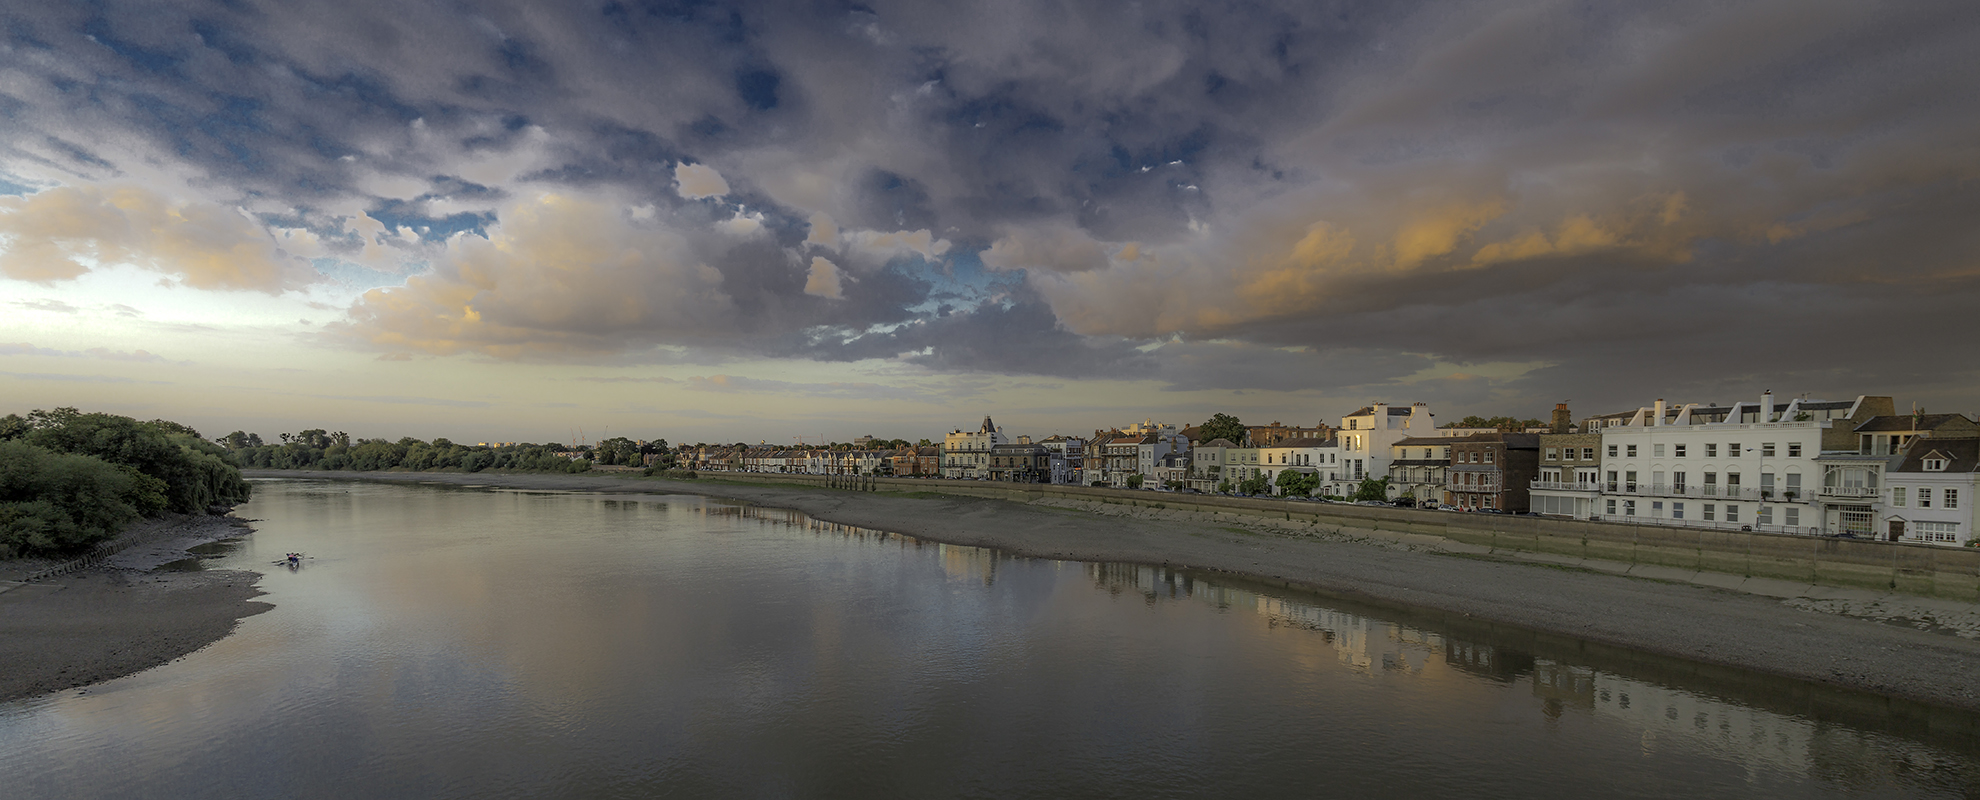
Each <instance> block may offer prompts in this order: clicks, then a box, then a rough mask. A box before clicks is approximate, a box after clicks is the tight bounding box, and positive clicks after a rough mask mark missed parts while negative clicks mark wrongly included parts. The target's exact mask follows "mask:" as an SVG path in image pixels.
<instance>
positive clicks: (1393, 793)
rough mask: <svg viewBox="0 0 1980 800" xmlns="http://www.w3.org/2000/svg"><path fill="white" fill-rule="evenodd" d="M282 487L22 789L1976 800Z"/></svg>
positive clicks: (921, 601) (700, 503)
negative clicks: (252, 611)
mask: <svg viewBox="0 0 1980 800" xmlns="http://www.w3.org/2000/svg"><path fill="white" fill-rule="evenodd" d="M256 490H257V493H256V497H255V500H254V501H253V502H252V503H250V504H249V505H248V506H246V507H244V508H243V509H242V510H241V513H242V514H243V515H244V516H250V517H257V518H261V520H262V521H261V522H258V523H256V528H257V529H258V532H257V533H255V534H254V535H252V536H251V537H248V538H246V539H244V540H243V541H242V542H241V543H240V544H239V545H238V546H237V547H236V548H234V549H233V550H232V552H231V553H229V554H227V555H225V556H224V557H222V558H220V559H218V560H214V561H210V562H208V564H209V565H210V566H213V567H222V568H226V567H234V568H247V569H256V570H261V571H264V572H266V575H265V576H264V577H263V578H262V579H261V583H260V585H261V586H262V588H263V589H264V590H266V591H267V592H268V596H267V597H266V598H264V599H265V600H268V601H270V602H272V603H274V604H275V609H274V610H273V611H270V612H268V613H266V614H262V615H259V616H255V617H251V618H249V619H247V620H245V621H243V622H242V623H241V626H240V628H239V630H238V631H237V632H236V633H235V634H234V635H233V636H230V637H228V638H227V639H224V640H222V641H221V642H219V643H217V644H215V645H213V646H212V647H209V648H207V649H205V650H203V651H200V652H199V653H196V654H194V655H192V656H190V657H187V658H186V659H184V660H182V661H179V662H175V663H173V664H170V665H167V666H164V667H160V668H158V669H154V670H151V671H149V672H145V673H143V674H140V675H135V676H131V677H129V678H124V679H121V680H117V681H112V682H109V683H107V684H103V685H101V686H97V687H92V688H91V689H90V690H89V691H88V692H86V693H77V692H67V693H63V694H60V695H54V696H50V697H45V698H41V699H37V700H30V701H24V702H17V703H12V704H5V705H0V794H4V795H5V796H8V797H34V798H39V797H90V798H98V797H173V798H180V797H283V798H288V797H422V798H423V797H545V796H549V797H647V796H655V795H668V796H681V797H807V796H840V797H874V796H911V797H945V796H979V797H1012V796H1032V797H1076V796H1093V797H1148V796H1178V797H1182V796H1186V797H1202V796H1259V795H1263V796H1367V797H1428V796H1440V797H1627V796H1642V797H1670V796H1708V797H1732V796H1739V797H1756V796H1758V797H1822V796H1866V795H1867V796H1918V797H1962V796H1974V795H1975V794H1980V777H1977V776H1980V768H1977V767H1976V764H1980V755H1976V748H1975V745H1974V744H1973V740H1972V738H1971V736H1970V731H1971V727H1970V726H1971V724H1972V720H1971V719H1970V718H1969V717H1967V716H1964V715H1959V714H1932V713H1926V714H1922V715H1921V714H1920V713H1917V712H1916V710H1914V711H1913V712H1902V713H1892V712H1890V711H1888V710H1880V709H1879V708H1878V707H1876V706H1877V704H1875V703H1869V704H1865V703H1861V702H1857V701H1850V700H1847V699H1845V700H1839V701H1833V702H1824V701H1822V699H1821V698H1820V697H1816V696H1812V695H1810V694H1809V690H1807V689H1805V688H1803V687H1792V686H1784V687H1779V688H1778V690H1775V689H1770V688H1769V687H1767V686H1765V685H1759V686H1755V685H1749V684H1742V685H1740V686H1738V687H1735V688H1732V689H1727V688H1725V686H1726V685H1727V684H1724V683H1723V682H1722V683H1721V684H1719V685H1716V686H1715V685H1706V684H1701V683H1698V682H1697V680H1696V679H1691V680H1690V682H1686V681H1685V680H1683V679H1677V678H1673V677H1671V676H1682V675H1684V674H1685V673H1686V672H1687V669H1686V668H1685V667H1684V666H1683V665H1661V666H1660V665H1659V663H1658V662H1656V661H1655V660H1652V659H1632V658H1621V659H1620V660H1618V658H1617V656H1616V654H1615V653H1613V652H1607V654H1606V655H1603V656H1599V657H1598V656H1594V655H1590V656H1588V657H1586V658H1582V657H1579V656H1574V655H1572V653H1574V652H1575V648H1573V647H1566V648H1563V647H1562V646H1561V644H1560V643H1559V642H1558V641H1553V642H1552V643H1551V644H1548V643H1539V640H1534V639H1531V638H1528V639H1524V640H1522V639H1520V638H1519V637H1518V636H1517V635H1515V634H1513V633H1509V632H1500V633H1498V634H1494V633H1492V632H1491V631H1490V630H1489V629H1477V628H1474V629H1468V630H1460V629H1457V628H1452V627H1449V626H1445V627H1443V628H1442V629H1440V628H1439V627H1438V626H1437V625H1434V624H1423V623H1421V622H1418V623H1415V624H1411V623H1407V622H1393V621H1387V620H1385V619H1382V618H1377V616H1382V614H1381V613H1379V612H1378V614H1377V616H1369V615H1367V614H1366V613H1359V612H1357V611H1355V610H1354V609H1353V608H1352V607H1349V606H1344V605H1342V604H1341V603H1339V602H1336V601H1329V600H1325V599H1321V598H1317V597H1313V596H1309V595H1302V594H1299V593H1295V592H1288V591H1279V590H1274V589H1270V588H1266V587H1260V586H1253V585H1246V584H1243V583H1239V582H1233V581H1229V580H1224V579H1221V578H1216V577H1211V578H1206V577H1205V576H1202V575H1196V574H1186V573H1180V572H1175V571H1170V570H1164V569H1159V568H1149V567H1136V566H1125V565H1113V564H1084V563H1078V562H1065V561H1046V560H1034V559H1020V558H1013V557H1010V556H1007V555H1004V554H1001V553H998V552H996V551H991V550H984V549H979V548H970V547H951V546H944V545H939V544H934V543H930V542H924V541H920V540H916V539H912V538H908V537H903V536H895V535H890V534H884V533H877V532H873V531H867V530H862V529H857V528H848V527H844V526H835V525H828V524H823V523H817V522H815V521H812V520H809V519H808V518H806V517H804V516H803V515H800V514H796V513H794V512H784V511H774V510H763V509H756V508H743V507H738V506H733V505H727V504H722V503H717V502H714V501H708V500H703V499H699V498H694V497H681V496H643V497H626V496H598V495H582V494H542V493H523V492H510V491H491V490H483V489H473V488H465V489H464V488H459V487H437V486H435V487H429V486H406V485H393V484H367V483H347V482H309V481H280V482H262V483H258V484H257V486H256ZM291 550H298V551H302V552H306V553H308V554H309V555H310V556H311V558H310V559H309V560H308V561H307V562H305V563H304V565H303V566H302V568H301V569H299V570H296V571H290V570H289V569H287V568H286V567H276V566H273V565H271V564H270V562H272V561H275V560H276V559H278V558H280V557H281V555H282V554H283V553H285V552H288V551H291ZM1387 616H1389V617H1390V618H1403V617H1407V616H1409V615H1408V614H1406V613H1403V612H1393V613H1389V614H1388V615H1387ZM1522 648H1524V649H1522ZM1563 652H1565V653H1568V654H1569V655H1565V656H1564V655H1562V654H1561V653H1563ZM1618 663H1619V664H1624V665H1625V666H1624V667H1623V668H1617V667H1615V666H1614V664H1618ZM1851 702H1856V706H1857V707H1855V708H1854V709H1853V710H1850V711H1848V713H1842V714H1832V713H1826V712H1823V711H1821V709H1825V708H1828V709H1833V708H1847V707H1850V704H1851Z"/></svg>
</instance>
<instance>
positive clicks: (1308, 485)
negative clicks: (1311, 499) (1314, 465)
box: [1277, 469, 1320, 497]
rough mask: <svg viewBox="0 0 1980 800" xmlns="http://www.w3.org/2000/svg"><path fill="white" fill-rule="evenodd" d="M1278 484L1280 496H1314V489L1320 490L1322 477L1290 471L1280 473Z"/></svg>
mask: <svg viewBox="0 0 1980 800" xmlns="http://www.w3.org/2000/svg"><path fill="white" fill-rule="evenodd" d="M1277 483H1278V486H1279V494H1282V495H1286V496H1287V497H1307V496H1310V495H1312V494H1313V490H1314V489H1318V488H1320V476H1319V475H1316V474H1313V473H1309V472H1299V471H1297V470H1290V469H1289V470H1285V471H1283V472H1280V473H1279V479H1278V482H1277Z"/></svg>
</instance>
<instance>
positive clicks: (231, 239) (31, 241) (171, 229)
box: [0, 186, 305, 292]
mask: <svg viewBox="0 0 1980 800" xmlns="http://www.w3.org/2000/svg"><path fill="white" fill-rule="evenodd" d="M0 240H4V241H5V242H6V249H5V250H4V251H0V275H5V276H6V277H9V278H14V279H16V280H23V281H30V282H34V283H43V284H52V283H57V282H60V281H67V280H74V279H75V278H76V277H78V276H80V275H82V274H83V273H85V272H88V271H90V270H91V269H95V268H97V267H101V266H112V265H117V264H132V265H135V266H139V267H144V268H146V269H152V270H156V271H158V272H163V273H166V274H167V275H170V276H172V277H173V278H175V279H177V280H178V281H179V282H181V283H184V284H185V285H187V286H191V287H194V288H198V289H251V290H257V291H264V292H279V291H281V290H283V289H285V288H288V287H290V286H293V285H296V284H298V283H300V282H302V281H303V280H305V278H304V277H303V275H302V273H301V271H300V268H299V265H297V264H295V263H294V262H292V261H291V260H290V259H288V258H286V257H285V256H284V255H283V254H282V253H281V252H280V251H279V250H278V249H277V248H276V246H275V242H274V240H273V239H272V238H270V236H269V234H268V232H267V231H266V230H264V229H263V228H262V227H261V226H260V225H258V224H256V223H255V222H254V220H252V219H250V218H249V217H248V216H247V215H246V214H243V213H241V212H240V211H239V210H237V209H230V208H223V207H219V206H215V205H212V204H207V203H197V202H190V203H189V202H174V201H172V200H169V199H167V198H165V197H162V196H160V195H158V194H157V193H155V192H152V191H150V190H148V189H145V188H143V187H137V186H83V187H60V188H55V189H49V190H47V191H44V192H40V193H37V194H33V195H30V196H27V197H0Z"/></svg>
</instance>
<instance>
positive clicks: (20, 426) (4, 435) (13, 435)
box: [0, 414, 31, 442]
mask: <svg viewBox="0 0 1980 800" xmlns="http://www.w3.org/2000/svg"><path fill="white" fill-rule="evenodd" d="M30 429H31V428H30V427H29V425H28V421H27V418H26V417H23V416H21V415H19V414H8V415H7V416H4V417H0V442H5V441H9V440H13V439H19V438H21V437H23V436H26V435H27V432H28V431H29V430H30Z"/></svg>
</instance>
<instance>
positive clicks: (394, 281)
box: [309, 258, 426, 290]
mask: <svg viewBox="0 0 1980 800" xmlns="http://www.w3.org/2000/svg"><path fill="white" fill-rule="evenodd" d="M309 263H310V266H312V267H315V268H316V272H317V274H319V275H322V276H323V277H325V278H329V279H330V280H332V281H336V282H337V283H339V284H342V285H344V286H348V287H350V288H352V289H360V290H362V289H377V288H379V287H383V286H404V285H406V275H400V274H395V273H391V272H382V271H379V270H375V269H372V268H370V267H367V266H364V265H361V264H353V263H351V262H349V261H345V260H343V259H341V258H316V259H311V260H310V262H309ZM407 266H409V267H415V268H414V269H412V270H411V271H410V272H408V273H407V275H416V274H419V273H421V272H424V271H425V266H426V265H425V264H417V265H414V264H408V265H407Z"/></svg>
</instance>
